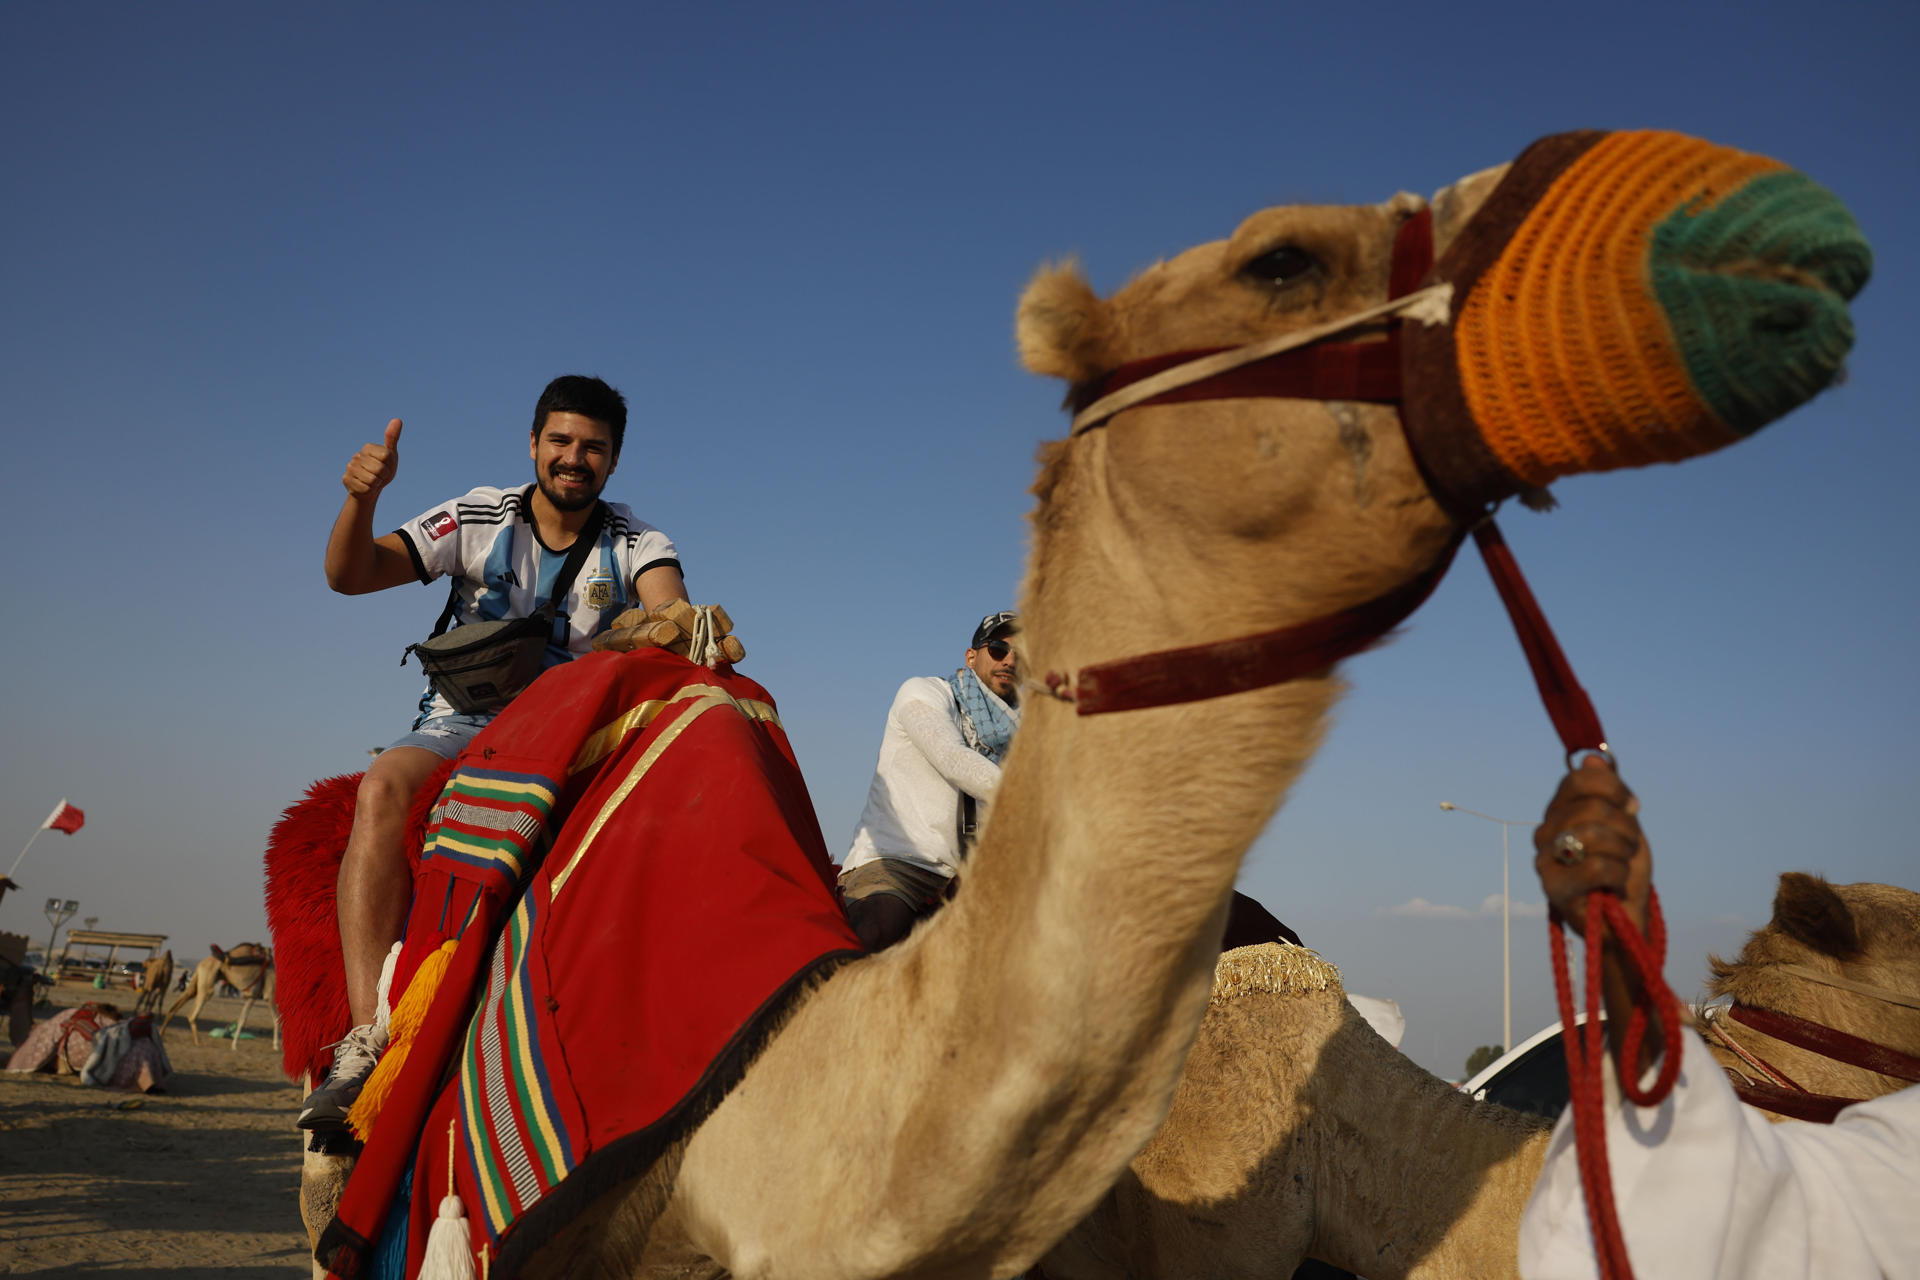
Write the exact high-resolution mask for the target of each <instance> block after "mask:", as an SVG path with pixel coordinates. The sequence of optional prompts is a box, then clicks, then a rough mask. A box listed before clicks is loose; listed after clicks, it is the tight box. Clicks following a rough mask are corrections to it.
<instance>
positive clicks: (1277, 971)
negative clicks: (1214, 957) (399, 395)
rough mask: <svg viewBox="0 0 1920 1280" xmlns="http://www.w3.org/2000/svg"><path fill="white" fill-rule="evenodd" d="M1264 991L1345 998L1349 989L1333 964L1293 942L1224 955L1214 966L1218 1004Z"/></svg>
mask: <svg viewBox="0 0 1920 1280" xmlns="http://www.w3.org/2000/svg"><path fill="white" fill-rule="evenodd" d="M1262 991H1271V992H1275V993H1280V994H1287V995H1304V994H1306V993H1308V992H1312V991H1333V992H1335V993H1337V994H1342V995H1344V994H1345V992H1346V987H1345V986H1344V985H1343V984H1342V983H1341V981H1340V970H1339V969H1337V968H1335V967H1334V966H1333V964H1331V963H1330V962H1328V961H1326V960H1323V959H1321V958H1320V957H1319V956H1318V955H1316V954H1315V953H1314V952H1312V951H1310V950H1309V949H1307V948H1306V947H1300V946H1295V945H1294V944H1292V943H1290V942H1263V943H1261V944H1260V945H1258V946H1253V947H1241V948H1240V949H1239V950H1237V951H1229V952H1227V953H1225V954H1224V955H1222V956H1221V957H1220V961H1219V963H1218V964H1216V965H1215V966H1214V970H1213V996H1212V999H1213V1001H1214V1002H1216V1003H1217V1002H1219V1001H1221V1000H1231V999H1234V998H1235V997H1237V996H1243V995H1251V994H1253V993H1255V992H1262Z"/></svg>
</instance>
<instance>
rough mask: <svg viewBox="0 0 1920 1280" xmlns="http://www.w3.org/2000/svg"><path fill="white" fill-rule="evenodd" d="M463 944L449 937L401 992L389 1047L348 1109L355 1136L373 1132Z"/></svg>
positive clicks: (389, 1027)
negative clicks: (375, 1122)
mask: <svg viewBox="0 0 1920 1280" xmlns="http://www.w3.org/2000/svg"><path fill="white" fill-rule="evenodd" d="M459 945H460V944H459V942H458V941H457V940H453V939H449V940H448V941H446V942H443V943H441V944H440V949H439V950H437V951H435V952H434V953H433V954H432V955H430V956H428V957H427V958H426V959H425V960H422V961H421V962H420V968H419V969H418V970H417V971H416V972H415V973H414V975H413V981H411V982H409V983H408V984H407V989H406V991H405V992H404V993H402V995H401V996H400V1002H399V1003H398V1004H396V1005H394V1006H393V1012H392V1014H390V1015H389V1016H388V1019H387V1051H386V1052H385V1053H383V1054H381V1055H380V1063H379V1065H378V1066H376V1067H374V1069H373V1074H372V1075H371V1076H368V1077H367V1082H366V1084H365V1085H363V1086H361V1089H360V1096H359V1097H358V1098H356V1099H354V1103H353V1108H352V1109H351V1110H350V1111H348V1112H347V1123H348V1124H349V1125H351V1126H353V1136H354V1137H356V1138H358V1139H360V1141H362V1142H365V1141H366V1140H367V1138H368V1137H369V1136H370V1135H371V1134H372V1133H373V1125H374V1121H376V1120H377V1119H379V1117H380V1108H382V1107H384V1106H385V1105H386V1104H387V1098H388V1097H389V1096H390V1095H391V1094H392V1093H393V1084H394V1081H396V1080H398V1079H399V1078H400V1069H401V1068H402V1067H404V1066H406V1064H407V1054H408V1052H409V1051H410V1050H411V1049H412V1048H413V1042H414V1040H415V1039H416V1038H417V1037H418V1036H419V1034H420V1027H421V1024H423V1023H424V1022H426V1020H427V1008H428V1007H429V1006H430V1005H432V1003H433V996H434V993H435V992H436V991H438V990H439V989H440V980H441V979H442V978H445V977H446V976H447V966H448V965H449V964H451V963H452V962H453V952H454V949H455V948H456V947H458V946H459Z"/></svg>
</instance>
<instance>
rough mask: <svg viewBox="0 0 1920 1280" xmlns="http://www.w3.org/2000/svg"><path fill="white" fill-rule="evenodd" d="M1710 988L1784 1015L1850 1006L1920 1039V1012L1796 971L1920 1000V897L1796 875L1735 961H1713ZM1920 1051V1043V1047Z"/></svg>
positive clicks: (1789, 875)
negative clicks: (1802, 977) (1903, 1027)
mask: <svg viewBox="0 0 1920 1280" xmlns="http://www.w3.org/2000/svg"><path fill="white" fill-rule="evenodd" d="M1711 963H1712V968H1713V978H1712V980H1711V981H1710V982H1709V983H1708V990H1709V991H1711V992H1712V993H1713V994H1714V995H1716V996H1732V997H1733V998H1734V999H1736V1000H1738V1001H1741V1002H1743V1003H1747V1004H1755V1005H1759V1006H1762V1007H1764V1008H1769V1009H1778V1010H1780V1011H1781V1012H1783V1013H1793V1014H1798V1015H1801V1016H1805V1017H1816V1018H1817V1017H1819V1016H1820V1014H1821V1013H1822V1012H1824V1011H1825V1010H1826V1008H1827V1007H1828V1006H1831V1005H1848V1006H1853V1007H1857V1008H1858V1009H1859V1010H1861V1011H1864V1012H1867V1013H1869V1014H1871V1015H1873V1016H1874V1017H1875V1018H1877V1019H1885V1020H1887V1021H1890V1022H1893V1023H1898V1024H1904V1025H1906V1026H1908V1027H1909V1028H1910V1031H1911V1033H1912V1034H1913V1035H1915V1036H1920V1011H1916V1010H1914V1009H1910V1008H1902V1007H1900V1006H1898V1005H1893V1004H1889V1003H1887V1002H1885V1001H1875V1000H1873V999H1871V998H1870V997H1867V996H1862V995H1859V994H1857V993H1851V992H1848V991H1846V990H1840V989H1833V988H1828V987H1824V986H1820V985H1818V984H1817V983H1816V984H1813V985H1809V984H1808V983H1806V982H1804V981H1801V980H1799V979H1798V978H1797V977H1796V976H1795V972H1794V969H1793V968H1792V967H1793V966H1804V967H1805V968H1807V969H1810V970H1813V971H1815V972H1817V973H1821V974H1828V975H1835V976H1840V977H1844V978H1847V979H1850V980H1852V981H1854V982H1858V983H1864V984H1868V985H1871V986H1874V987H1877V988H1883V989H1885V990H1888V991H1893V992H1898V993H1901V994H1904V995H1905V996H1907V997H1908V998H1909V999H1920V893H1914V892H1913V891H1912V890H1909V889H1901V888H1897V887H1895V886H1893V885H1888V884H1829V883H1828V882H1827V881H1826V880H1824V879H1822V878H1821V877H1819V876H1812V875H1807V874H1805V873H1803V872H1799V871H1789V872H1786V873H1785V874H1783V875H1782V876H1781V877H1780V888H1779V891H1778V892H1777V893H1776V894H1775V895H1774V899H1773V919H1772V920H1770V921H1769V922H1768V923H1767V924H1766V925H1764V926H1763V927H1761V928H1759V929H1756V930H1755V931H1754V933H1753V935H1752V936H1751V937H1749V938H1748V939H1747V943H1746V945H1745V946H1744V947H1742V948H1741V949H1740V954H1739V956H1737V957H1736V958H1735V959H1733V960H1731V961H1728V960H1722V959H1720V958H1719V957H1718V956H1714V957H1712V958H1711ZM1914 1047H1915V1049H1916V1050H1920V1044H1916V1045H1915V1046H1914Z"/></svg>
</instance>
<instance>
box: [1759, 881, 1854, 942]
mask: <svg viewBox="0 0 1920 1280" xmlns="http://www.w3.org/2000/svg"><path fill="white" fill-rule="evenodd" d="M1773 922H1774V923H1775V924H1777V925H1779V926H1780V927H1781V929H1783V930H1785V931H1786V933H1787V935H1788V936H1789V937H1792V938H1796V939H1798V940H1799V941H1801V942H1804V943H1806V944H1807V945H1808V946H1810V947H1812V948H1813V949H1814V950H1815V951H1818V952H1821V953H1822V954H1824V955H1829V956H1832V957H1833V958H1834V959H1836V960H1847V959H1851V958H1852V957H1854V956H1856V955H1859V954H1860V931H1859V929H1858V928H1856V927H1855V926H1854V923H1853V913H1852V912H1851V911H1848V910H1847V904H1846V903H1844V902H1842V901H1841V900H1840V895H1839V894H1837V893H1835V892H1834V891H1833V886H1832V885H1830V884H1828V883H1827V882H1826V881H1825V880H1823V879H1821V878H1820V877H1819V876H1810V875H1806V874H1805V873H1803V872H1799V871H1788V872H1785V873H1783V874H1782V875H1781V877H1780V891H1779V892H1778V893H1776V894H1774V896H1773Z"/></svg>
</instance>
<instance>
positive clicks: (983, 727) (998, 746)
mask: <svg viewBox="0 0 1920 1280" xmlns="http://www.w3.org/2000/svg"><path fill="white" fill-rule="evenodd" d="M947 687H948V688H950V689H952V690H953V700H954V701H955V702H957V703H959V704H960V733H961V736H962V737H964V738H965V739H966V740H967V745H968V746H969V747H972V748H973V749H974V750H975V751H978V752H979V753H980V754H981V755H983V756H985V757H986V758H987V759H989V760H991V761H993V762H994V763H995V764H999V763H1000V762H1001V761H1002V760H1004V759H1005V758H1006V755H1007V744H1008V743H1010V742H1012V741H1013V731H1014V730H1015V729H1018V728H1019V727H1020V708H1018V707H1010V706H1008V705H1007V704H1006V703H1005V702H1003V701H1001V700H1000V697H999V695H998V694H996V693H994V691H993V690H991V689H989V688H987V687H986V686H985V685H983V684H981V683H980V677H979V676H976V675H975V674H973V668H971V667H961V668H960V669H959V670H958V671H955V672H954V673H953V674H952V675H950V676H948V677H947Z"/></svg>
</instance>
